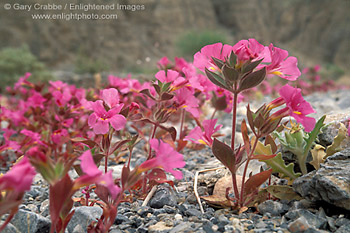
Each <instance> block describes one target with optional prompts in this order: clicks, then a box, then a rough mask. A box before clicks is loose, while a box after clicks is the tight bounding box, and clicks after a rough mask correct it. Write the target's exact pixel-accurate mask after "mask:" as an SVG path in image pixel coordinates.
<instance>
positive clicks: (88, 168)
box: [74, 150, 121, 199]
mask: <svg viewBox="0 0 350 233" xmlns="http://www.w3.org/2000/svg"><path fill="white" fill-rule="evenodd" d="M79 160H81V163H80V167H81V170H82V171H83V173H84V174H83V175H82V176H80V177H79V178H77V179H76V180H75V181H74V183H75V188H80V187H83V186H85V185H88V184H93V183H99V184H101V185H103V186H105V187H107V189H108V190H109V192H110V194H111V196H112V198H113V199H115V198H116V197H117V195H118V194H119V192H120V191H121V189H120V188H119V187H118V186H117V185H115V184H114V179H113V176H112V170H110V171H109V172H107V173H105V174H104V173H102V171H100V170H99V169H98V168H97V166H96V164H95V162H94V160H93V158H92V155H91V152H90V151H89V150H88V151H85V152H84V153H83V154H82V155H81V156H80V157H79Z"/></svg>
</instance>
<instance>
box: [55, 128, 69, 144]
mask: <svg viewBox="0 0 350 233" xmlns="http://www.w3.org/2000/svg"><path fill="white" fill-rule="evenodd" d="M68 139H69V133H68V131H67V130H66V129H58V130H55V131H54V132H53V133H52V135H51V140H52V142H53V143H55V144H57V145H61V144H63V143H65V142H67V140H68Z"/></svg>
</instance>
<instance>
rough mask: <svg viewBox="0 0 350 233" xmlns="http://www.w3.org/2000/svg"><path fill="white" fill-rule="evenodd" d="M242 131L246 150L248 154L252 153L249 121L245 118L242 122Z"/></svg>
mask: <svg viewBox="0 0 350 233" xmlns="http://www.w3.org/2000/svg"><path fill="white" fill-rule="evenodd" d="M241 132H242V137H243V142H244V147H245V150H246V152H247V154H249V153H250V141H249V136H248V128H247V123H246V122H245V119H243V121H242V124H241Z"/></svg>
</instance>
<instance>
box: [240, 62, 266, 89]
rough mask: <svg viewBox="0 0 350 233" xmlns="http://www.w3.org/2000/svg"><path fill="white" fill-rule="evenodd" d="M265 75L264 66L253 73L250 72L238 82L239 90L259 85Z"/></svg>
mask: <svg viewBox="0 0 350 233" xmlns="http://www.w3.org/2000/svg"><path fill="white" fill-rule="evenodd" d="M265 76H266V68H265V67H264V68H263V69H261V70H258V71H255V72H253V73H250V74H248V75H246V76H244V77H243V78H242V80H241V82H240V84H239V91H244V90H247V89H249V88H252V87H255V86H257V85H259V84H260V83H261V82H262V81H264V79H265Z"/></svg>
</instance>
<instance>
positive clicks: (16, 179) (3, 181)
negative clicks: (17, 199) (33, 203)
mask: <svg viewBox="0 0 350 233" xmlns="http://www.w3.org/2000/svg"><path fill="white" fill-rule="evenodd" d="M34 176H35V169H34V168H33V167H32V165H30V163H29V160H28V158H27V157H23V158H22V159H21V160H20V161H19V162H17V163H16V164H15V165H14V166H13V167H12V169H11V170H9V171H8V172H7V173H6V174H5V175H3V176H0V190H1V191H2V190H6V189H7V190H8V189H10V190H16V192H19V193H20V192H24V191H27V190H29V189H30V186H31V185H32V181H33V177H34ZM0 195H1V194H0Z"/></svg>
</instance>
